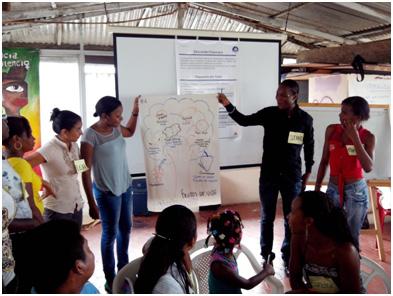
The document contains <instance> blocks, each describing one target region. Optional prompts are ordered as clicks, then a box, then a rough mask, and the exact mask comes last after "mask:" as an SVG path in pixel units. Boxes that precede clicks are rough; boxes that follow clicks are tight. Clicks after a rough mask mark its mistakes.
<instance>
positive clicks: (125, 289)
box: [112, 257, 143, 294]
mask: <svg viewBox="0 0 393 296" xmlns="http://www.w3.org/2000/svg"><path fill="white" fill-rule="evenodd" d="M142 259H143V257H139V258H136V259H134V260H132V261H131V262H130V263H128V264H127V265H126V266H124V267H123V268H122V269H121V270H120V271H119V272H118V273H117V275H116V277H115V279H114V280H113V285H112V292H113V294H133V293H134V284H135V281H136V276H137V273H138V271H139V267H140V265H141V262H142Z"/></svg>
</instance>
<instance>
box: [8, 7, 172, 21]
mask: <svg viewBox="0 0 393 296" xmlns="http://www.w3.org/2000/svg"><path fill="white" fill-rule="evenodd" d="M164 4H165V3H163V2H121V3H119V2H117V3H111V2H108V3H106V6H107V7H106V10H107V13H116V12H121V11H126V10H130V9H138V8H145V7H151V6H157V5H164ZM89 13H95V14H96V13H100V14H102V15H103V14H105V13H106V12H105V6H104V3H100V4H97V3H94V4H91V2H90V3H89V2H87V4H85V5H84V6H80V5H78V6H75V7H74V6H68V7H66V8H59V7H58V8H56V9H42V10H33V11H32V10H29V11H14V12H13V11H9V12H6V11H5V12H3V25H5V24H7V23H12V21H16V20H35V19H45V18H56V17H63V16H64V17H65V16H70V15H76V16H77V15H81V14H86V15H87V14H89Z"/></svg>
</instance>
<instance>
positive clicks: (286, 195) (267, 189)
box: [259, 175, 302, 262]
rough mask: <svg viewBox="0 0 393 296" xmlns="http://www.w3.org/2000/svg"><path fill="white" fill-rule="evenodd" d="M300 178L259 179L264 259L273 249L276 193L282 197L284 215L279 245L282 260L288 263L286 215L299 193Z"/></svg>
mask: <svg viewBox="0 0 393 296" xmlns="http://www.w3.org/2000/svg"><path fill="white" fill-rule="evenodd" d="M301 185H302V182H301V179H300V177H298V178H293V177H289V176H285V175H280V176H276V177H271V176H261V177H260V179H259V197H260V199H261V239H260V244H261V255H262V257H263V258H265V259H266V257H267V256H268V254H269V253H270V252H271V251H272V248H273V225H274V219H275V218H276V205H277V197H278V192H279V191H280V193H281V197H282V209H283V213H284V227H285V238H284V240H283V242H282V245H281V252H282V257H283V259H284V260H285V261H286V262H288V261H289V257H290V241H291V231H290V229H289V224H288V215H289V213H290V212H291V204H292V200H293V199H294V198H295V197H297V196H298V195H299V193H300V191H301V187H302V186H301Z"/></svg>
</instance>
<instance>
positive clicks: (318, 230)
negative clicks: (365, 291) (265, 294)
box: [289, 191, 361, 293]
mask: <svg viewBox="0 0 393 296" xmlns="http://www.w3.org/2000/svg"><path fill="white" fill-rule="evenodd" d="M289 225H290V228H291V233H292V236H291V258H290V262H289V263H290V264H289V268H290V283H291V287H292V289H293V291H291V292H293V293H360V292H361V279H360V259H359V251H358V249H357V248H356V245H355V242H354V239H353V237H352V235H351V232H350V230H349V226H348V223H347V219H346V216H345V212H344V211H343V210H342V209H341V208H340V207H336V206H335V205H334V204H333V202H332V201H331V199H329V198H327V196H326V194H325V193H323V192H317V191H306V192H302V193H301V194H300V195H299V197H297V198H295V199H294V200H293V202H292V211H291V213H290V215H289ZM303 279H304V280H305V282H304V281H303Z"/></svg>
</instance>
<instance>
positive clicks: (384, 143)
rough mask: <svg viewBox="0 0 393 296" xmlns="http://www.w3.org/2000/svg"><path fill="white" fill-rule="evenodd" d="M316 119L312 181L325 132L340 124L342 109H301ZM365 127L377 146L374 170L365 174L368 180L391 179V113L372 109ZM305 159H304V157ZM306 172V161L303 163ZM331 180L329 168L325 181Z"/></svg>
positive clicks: (364, 124) (319, 158)
mask: <svg viewBox="0 0 393 296" xmlns="http://www.w3.org/2000/svg"><path fill="white" fill-rule="evenodd" d="M301 108H302V109H303V110H304V111H306V112H307V113H308V114H310V115H311V116H312V117H313V119H314V140H315V152H314V161H315V163H314V165H313V168H312V173H311V176H310V181H315V180H316V178H317V173H318V168H319V163H320V161H321V157H322V150H323V144H324V141H325V131H326V127H327V126H328V125H329V124H336V123H339V117H338V116H339V113H340V111H341V107H339V106H337V107H311V106H307V107H301ZM363 127H364V128H366V129H368V130H369V131H370V132H372V133H373V134H374V135H375V138H376V145H375V153H374V168H373V170H372V171H371V172H370V173H365V177H366V179H388V178H390V177H391V171H390V161H391V155H390V154H391V153H390V145H391V142H390V139H391V138H390V113H389V110H387V109H383V108H371V109H370V119H369V120H368V121H366V122H364V123H363ZM302 159H303V157H302ZM302 165H303V168H302V171H303V172H304V170H305V168H304V161H303V163H302ZM328 179H329V168H328V170H327V172H326V175H325V179H324V181H328Z"/></svg>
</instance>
